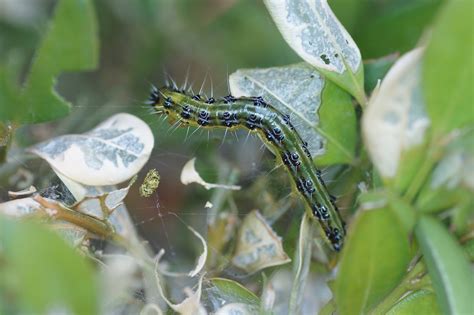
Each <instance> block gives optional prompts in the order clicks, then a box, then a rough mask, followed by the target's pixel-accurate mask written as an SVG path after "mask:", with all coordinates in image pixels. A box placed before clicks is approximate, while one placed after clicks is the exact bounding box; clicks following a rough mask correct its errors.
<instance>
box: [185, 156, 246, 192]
mask: <svg viewBox="0 0 474 315" xmlns="http://www.w3.org/2000/svg"><path fill="white" fill-rule="evenodd" d="M195 162H196V158H192V159H191V160H189V161H188V162H187V163H186V164H185V165H184V167H183V170H182V171H181V183H183V184H184V185H189V184H191V183H197V184H200V185H202V186H204V188H206V189H207V190H209V189H211V188H223V189H231V190H240V188H241V187H240V186H237V185H222V184H213V183H208V182H206V181H205V180H204V179H202V177H201V175H199V173H198V172H197V171H196V167H195Z"/></svg>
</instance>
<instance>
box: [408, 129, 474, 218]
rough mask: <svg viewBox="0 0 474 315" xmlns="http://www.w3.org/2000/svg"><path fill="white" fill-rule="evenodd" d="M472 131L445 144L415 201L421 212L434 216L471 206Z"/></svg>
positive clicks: (473, 187) (473, 183)
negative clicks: (441, 154)
mask: <svg viewBox="0 0 474 315" xmlns="http://www.w3.org/2000/svg"><path fill="white" fill-rule="evenodd" d="M473 131H474V130H470V131H468V132H466V133H464V134H463V135H458V136H457V138H456V139H453V141H452V142H451V143H450V144H448V145H447V146H446V147H445V150H444V156H443V157H442V158H441V160H440V161H439V162H438V163H437V165H436V166H435V168H434V170H433V171H432V173H431V175H430V178H429V179H428V181H427V183H426V184H425V185H424V186H423V188H422V190H421V191H420V193H419V196H418V198H417V200H416V204H417V207H418V208H419V209H420V211H422V212H437V211H442V210H446V209H448V208H451V207H456V206H457V207H459V206H463V205H466V206H467V207H471V206H470V205H469V203H471V204H473V202H474V196H473V194H472V193H473V192H474V132H473Z"/></svg>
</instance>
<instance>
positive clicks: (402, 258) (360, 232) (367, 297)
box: [334, 205, 410, 315]
mask: <svg viewBox="0 0 474 315" xmlns="http://www.w3.org/2000/svg"><path fill="white" fill-rule="evenodd" d="M363 207H364V205H363ZM363 209H364V208H363ZM409 259H410V255H409V244H408V237H407V235H406V234H405V233H404V229H403V228H402V227H401V226H400V225H399V224H397V220H396V217H394V214H392V212H391V211H389V210H388V209H386V208H378V209H372V210H366V209H364V210H361V211H359V214H358V215H357V217H356V219H355V221H354V222H353V223H352V225H351V227H350V229H349V233H348V238H347V242H346V244H345V246H344V247H343V250H342V257H341V260H340V265H339V274H338V275H337V278H336V282H335V284H334V296H335V300H336V304H337V309H338V312H339V314H341V315H345V314H361V313H366V312H367V311H368V310H369V309H370V308H371V307H373V306H374V305H376V304H377V303H378V302H379V301H380V300H381V299H382V298H383V297H384V296H385V295H386V294H387V293H389V292H390V291H391V290H392V289H393V288H394V287H395V286H396V285H398V283H399V282H400V280H401V278H402V277H403V275H404V274H405V271H406V268H407V265H408V262H409Z"/></svg>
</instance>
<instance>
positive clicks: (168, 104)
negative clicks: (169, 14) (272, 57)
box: [147, 85, 346, 251]
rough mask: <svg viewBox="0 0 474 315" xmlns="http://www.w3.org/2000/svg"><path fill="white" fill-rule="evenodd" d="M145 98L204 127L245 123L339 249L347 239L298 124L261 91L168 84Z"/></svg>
mask: <svg viewBox="0 0 474 315" xmlns="http://www.w3.org/2000/svg"><path fill="white" fill-rule="evenodd" d="M147 104H149V105H151V106H153V107H154V109H155V111H156V112H157V113H164V114H165V115H167V116H168V120H169V122H170V123H180V124H182V125H185V126H195V127H202V128H224V129H225V128H228V129H234V128H246V129H248V130H250V131H251V132H255V133H257V134H258V135H259V136H260V138H261V139H262V140H263V141H264V142H265V143H266V144H267V145H268V146H269V147H271V148H273V151H274V152H275V153H276V155H277V157H278V158H280V159H281V160H282V162H283V163H284V165H285V166H286V168H287V170H288V172H289V173H290V175H291V178H292V179H293V185H294V186H295V187H296V189H297V191H298V192H299V194H300V196H301V198H303V200H304V201H305V203H306V205H307V209H308V211H310V212H311V214H312V216H313V217H315V218H316V219H317V220H318V221H319V223H320V224H321V227H322V229H323V230H324V232H325V234H326V237H327V239H328V240H329V242H330V243H331V245H332V248H333V249H334V250H335V251H339V250H340V249H341V247H342V244H343V242H344V236H345V233H346V231H345V224H344V222H343V221H342V219H341V216H340V215H339V211H338V209H337V207H336V204H335V198H334V197H332V196H331V195H330V194H329V192H328V190H327V188H326V185H325V184H324V182H323V180H322V178H321V172H320V171H319V170H318V169H317V168H316V167H315V165H314V164H313V160H312V157H311V153H310V152H309V150H308V145H307V143H306V142H304V141H303V140H302V139H301V137H300V135H299V134H298V133H297V132H296V130H295V129H294V127H293V125H292V123H291V122H290V116H288V115H284V114H282V113H281V112H280V111H278V110H277V109H275V108H274V107H272V106H271V105H270V104H267V103H266V102H265V101H264V100H263V98H262V97H240V98H235V97H234V96H232V95H228V96H225V97H223V98H222V99H219V100H216V99H214V98H213V97H211V98H206V99H204V98H203V97H202V96H201V95H199V94H195V95H187V94H186V92H185V91H183V90H178V89H177V88H176V86H175V85H173V87H169V86H165V87H163V88H160V89H157V88H156V87H152V90H151V94H150V97H149V99H148V101H147Z"/></svg>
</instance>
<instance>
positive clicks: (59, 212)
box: [33, 195, 116, 238]
mask: <svg viewBox="0 0 474 315" xmlns="http://www.w3.org/2000/svg"><path fill="white" fill-rule="evenodd" d="M33 199H34V200H35V201H36V202H38V203H39V204H40V205H41V206H42V207H44V208H46V209H51V211H53V212H52V213H51V214H50V216H51V217H54V218H55V219H58V220H65V221H67V222H70V223H72V224H74V225H77V226H78V227H81V228H83V229H85V230H86V231H89V232H92V233H94V234H97V235H99V236H102V237H105V238H112V237H113V236H114V235H116V233H115V229H114V228H113V226H112V225H110V224H109V223H108V222H106V221H102V220H100V219H98V218H95V217H93V216H90V215H88V214H85V213H82V212H79V211H76V210H73V209H69V208H67V207H65V206H63V205H62V204H60V203H57V202H54V201H49V200H47V199H45V198H43V197H41V196H39V195H37V196H35V197H33ZM45 212H46V213H47V214H49V213H48V212H47V211H46V210H45Z"/></svg>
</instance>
